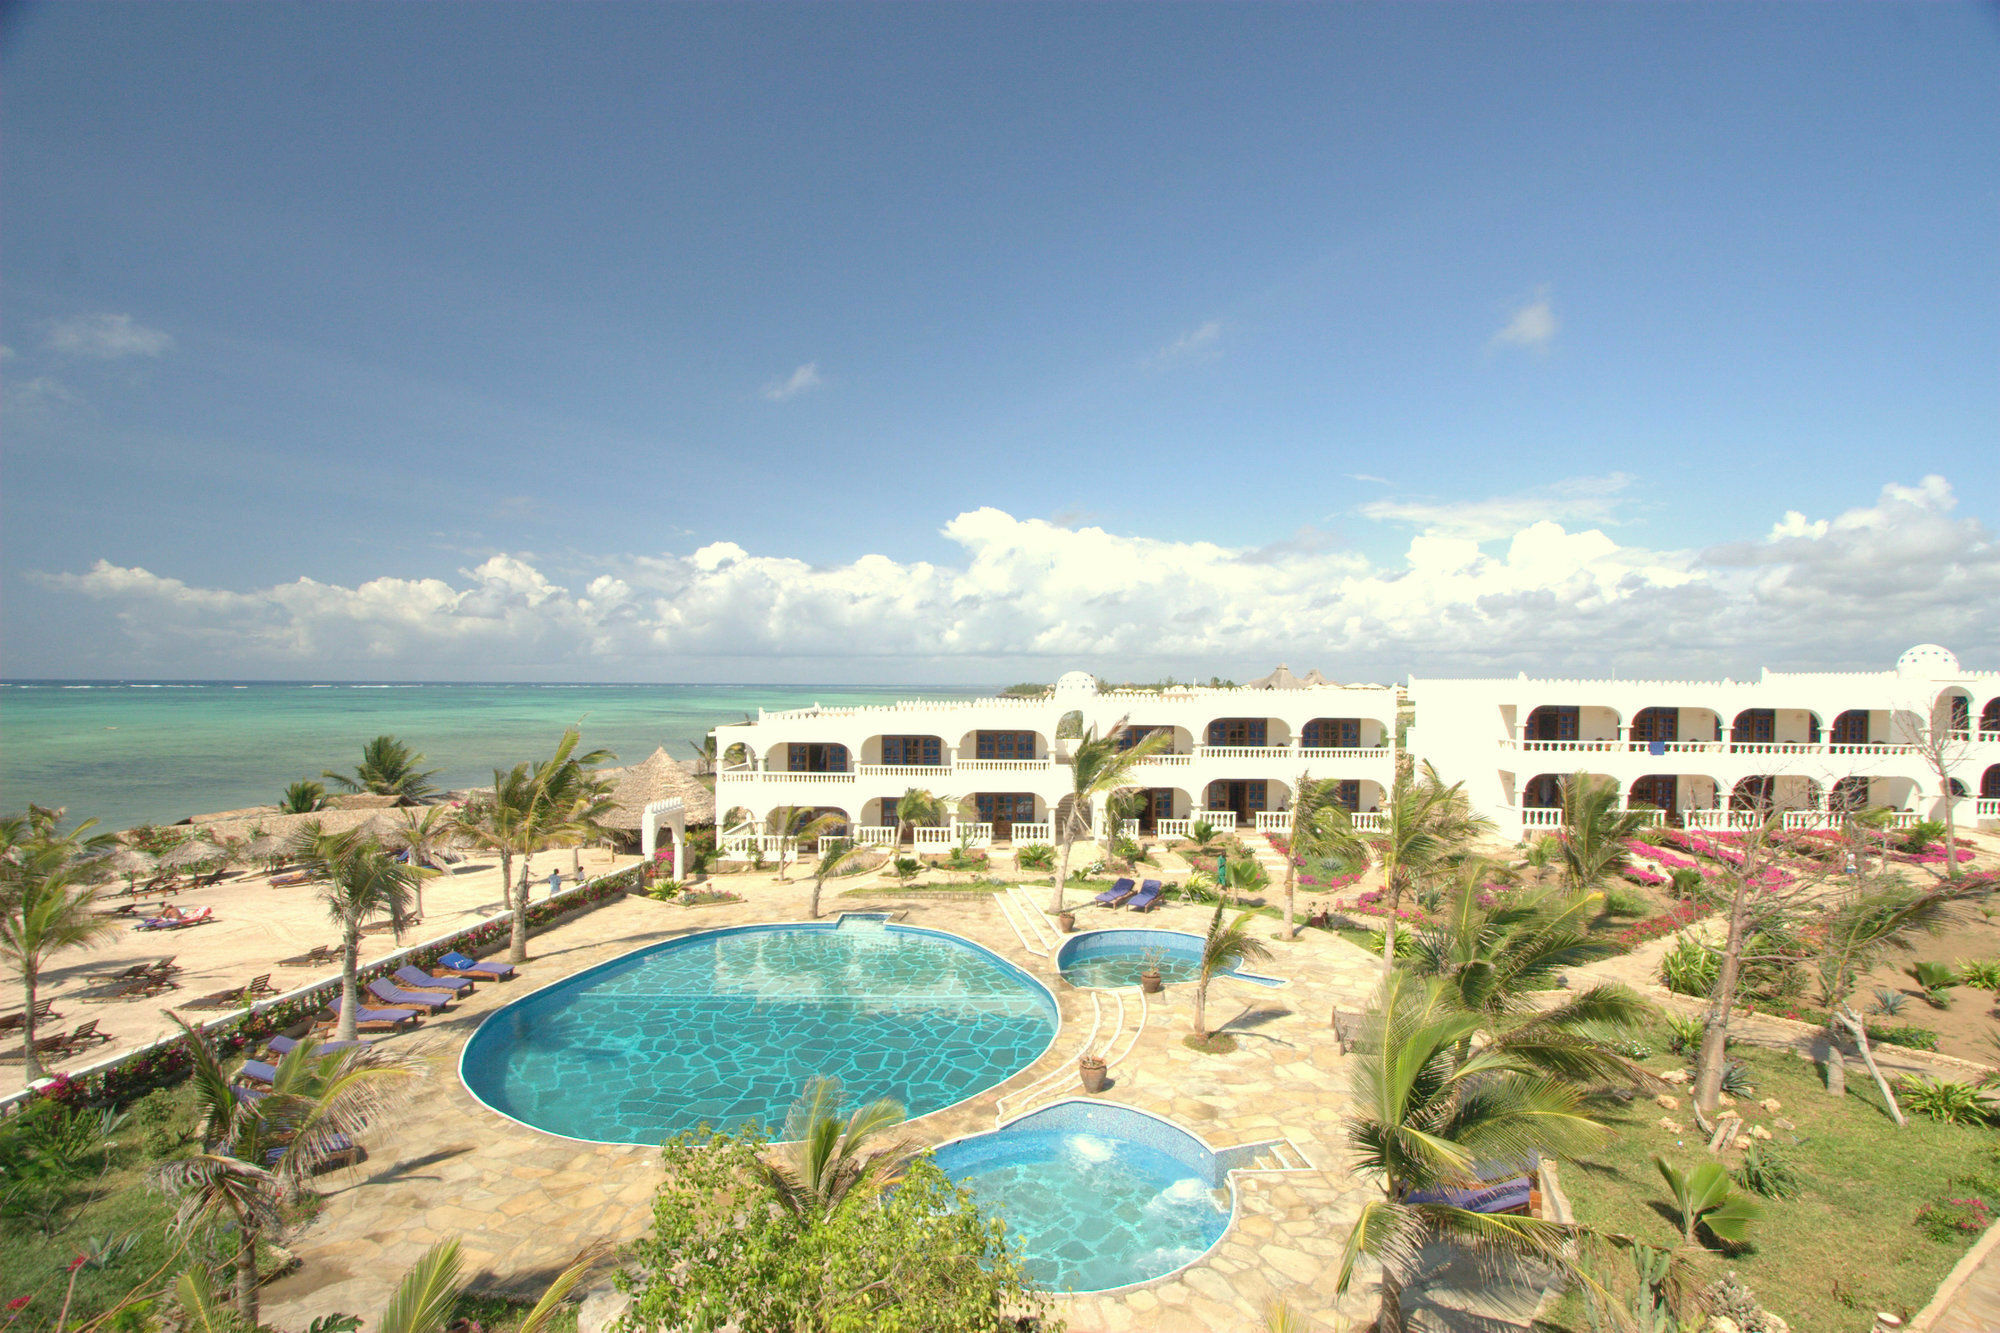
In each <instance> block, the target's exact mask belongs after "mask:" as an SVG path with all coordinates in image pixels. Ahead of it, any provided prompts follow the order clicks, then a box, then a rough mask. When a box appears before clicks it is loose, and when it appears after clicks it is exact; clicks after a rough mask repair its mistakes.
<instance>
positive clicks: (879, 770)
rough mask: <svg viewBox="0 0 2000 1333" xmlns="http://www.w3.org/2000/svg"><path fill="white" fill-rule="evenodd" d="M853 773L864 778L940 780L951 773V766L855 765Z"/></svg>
mask: <svg viewBox="0 0 2000 1333" xmlns="http://www.w3.org/2000/svg"><path fill="white" fill-rule="evenodd" d="M854 771H855V772H856V773H858V774H860V775H861V776H862V777H864V778H941V777H944V776H945V775H946V774H948V773H950V772H951V765H950V764H856V765H855V766H854Z"/></svg>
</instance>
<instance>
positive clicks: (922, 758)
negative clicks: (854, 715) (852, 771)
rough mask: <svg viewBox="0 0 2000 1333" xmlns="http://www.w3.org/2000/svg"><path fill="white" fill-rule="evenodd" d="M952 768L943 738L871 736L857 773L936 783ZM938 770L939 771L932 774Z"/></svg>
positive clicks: (865, 742)
mask: <svg viewBox="0 0 2000 1333" xmlns="http://www.w3.org/2000/svg"><path fill="white" fill-rule="evenodd" d="M950 768H951V751H950V749H949V748H947V747H946V745H945V743H944V737H942V736H925V735H907V736H905V735H897V736H887V735H885V736H870V737H869V738H868V739H867V740H865V741H863V742H862V743H861V761H860V763H859V764H858V765H857V766H856V771H857V772H859V773H860V774H861V775H862V776H863V777H909V778H915V779H934V778H936V777H937V776H939V775H940V774H942V773H944V772H948V771H949V770H950ZM931 770H935V771H931Z"/></svg>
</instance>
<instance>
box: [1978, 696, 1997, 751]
mask: <svg viewBox="0 0 2000 1333" xmlns="http://www.w3.org/2000/svg"><path fill="white" fill-rule="evenodd" d="M1979 739H1981V740H1983V741H2000V699H1988V700H1987V701H1986V707H1984V708H1982V709H1980V710H1979Z"/></svg>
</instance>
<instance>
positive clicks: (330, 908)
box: [292, 824, 418, 1041]
mask: <svg viewBox="0 0 2000 1333" xmlns="http://www.w3.org/2000/svg"><path fill="white" fill-rule="evenodd" d="M292 852H293V854H294V855H295V856H296V857H297V858H298V859H299V861H300V863H301V864H302V865H303V866H304V868H305V869H306V870H308V871H310V872H311V873H313V874H314V875H315V876H316V877H317V878H316V880H315V884H316V886H317V888H318V890H319V897H320V901H321V902H323V903H325V904H326V909H327V912H328V914H329V915H330V916H332V917H333V919H334V921H335V922H336V923H338V924H339V926H340V1039H341V1040H342V1041H353V1040H354V1037H355V1029H354V1013H355V1009H356V1007H357V1006H358V1005H359V1004H360V985H359V979H358V976H357V973H359V971H360V968H361V927H362V925H363V924H364V923H365V922H366V921H367V920H368V918H370V917H372V916H379V915H387V916H389V917H390V919H391V920H394V921H399V922H400V921H401V920H402V919H403V914H404V912H405V911H406V910H407V908H408V903H409V901H410V895H411V894H412V893H413V892H414V891H415V887H416V883H417V879H418V876H417V872H416V867H414V866H407V865H404V864H402V863H401V862H399V861H397V860H396V859H395V858H393V857H391V856H390V855H389V854H388V853H387V852H385V851H383V850H382V848H381V846H380V845H379V844H377V843H376V842H375V841H374V839H372V838H370V837H368V836H366V835H365V834H363V833H362V832H361V831H360V830H359V829H355V830H351V831H349V832H346V833H326V832H322V831H321V830H320V829H319V828H318V827H317V826H316V825H314V824H308V825H307V826H306V827H305V828H303V829H301V830H300V831H299V835H298V837H297V838H296V839H295V840H294V841H293V843H292Z"/></svg>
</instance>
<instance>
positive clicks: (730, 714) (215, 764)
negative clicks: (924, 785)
mask: <svg viewBox="0 0 2000 1333" xmlns="http://www.w3.org/2000/svg"><path fill="white" fill-rule="evenodd" d="M975 693H977V691H970V690H940V689H929V688H925V687H921V686H909V685H903V686H895V687H871V686H846V685H434V684H424V685H356V684H335V685H316V684H304V683H294V682H284V683H237V682H229V681H202V682H187V683H183V682H175V683H154V682H119V683H102V682H90V683H84V682H64V681H9V682H4V683H0V810H9V811H18V810H20V809H21V808H22V807H24V806H25V805H27V803H28V802H30V801H33V802H34V803H36V804H37V805H51V806H55V805H60V806H67V807H68V808H69V810H70V813H71V814H72V815H73V816H76V817H83V816H95V817H96V818H98V819H100V820H102V821H103V824H104V826H105V827H106V828H113V829H117V828H128V827H131V826H132V825H135V824H143V823H164V822H170V821H173V820H177V819H184V818H186V817H187V816H188V815H191V814H200V813H204V812H207V811H211V810H233V809H237V808H240V807H242V806H248V805H261V804H264V803H267V802H270V801H275V800H277V799H278V797H279V796H280V795H281V794H282V793H283V792H284V789H285V787H286V785H287V784H289V783H292V782H295V781H297V780H298V779H300V778H308V777H309V778H317V777H319V775H320V773H321V771H322V770H325V769H329V768H331V769H335V770H337V771H340V772H351V771H353V768H354V765H355V763H356V762H357V760H358V759H359V757H360V753H361V746H362V744H363V743H364V742H365V741H367V740H369V739H370V738H371V737H374V736H378V735H381V734H383V733H384V732H387V733H390V734H393V735H395V736H397V737H400V738H401V739H402V740H403V741H405V742H406V743H408V744H409V745H411V746H412V747H414V748H416V749H418V750H420V751H422V752H423V753H424V754H425V755H426V756H427V757H428V758H427V761H426V763H425V767H427V768H436V769H439V770H441V771H440V772H439V773H438V775H437V777H436V778H434V779H432V780H433V781H434V782H436V783H438V784H439V785H440V786H441V787H467V786H476V785H480V784H483V783H486V782H490V781H491V780H492V777H493V770H494V768H496V767H501V768H505V767H511V766H512V765H513V764H515V763H518V762H519V761H521V760H523V759H534V758H539V757H541V756H543V755H546V754H547V753H548V752H549V751H550V750H551V749H553V748H554V746H555V743H556V741H557V739H559V738H560V737H561V735H562V731H563V728H564V727H566V726H569V725H571V724H574V723H578V722H581V724H582V727H583V741H584V745H585V747H586V748H594V747H605V748H609V749H611V750H613V751H616V752H617V754H618V756H619V760H620V762H623V763H637V762H638V761H639V760H641V759H644V758H645V757H646V756H647V755H649V754H651V753H652V752H653V749H654V747H655V746H659V745H665V746H666V747H667V750H668V752H669V753H670V754H673V755H675V756H676V757H678V758H682V759H689V758H692V757H693V752H692V751H690V750H689V749H688V747H687V742H689V741H694V740H698V739H699V738H700V737H703V736H705V735H707V733H708V730H709V728H711V727H713V726H716V725H717V724H719V723H725V722H737V721H741V720H742V718H743V715H744V714H746V713H748V714H750V715H752V716H755V714H756V711H757V709H758V708H759V707H763V708H769V709H774V710H775V709H781V708H800V707H805V706H808V705H811V704H813V703H822V704H826V705H827V706H829V707H832V706H835V705H852V704H876V703H889V702H892V701H894V700H896V699H911V698H965V697H968V696H970V695H972V694H975Z"/></svg>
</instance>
